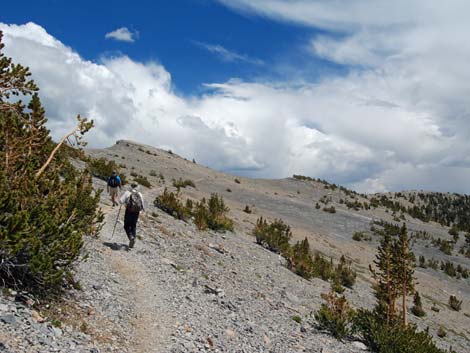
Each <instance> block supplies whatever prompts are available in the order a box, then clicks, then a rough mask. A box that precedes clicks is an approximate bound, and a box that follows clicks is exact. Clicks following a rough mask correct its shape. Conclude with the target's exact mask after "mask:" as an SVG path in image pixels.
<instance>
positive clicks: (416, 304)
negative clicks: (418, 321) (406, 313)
mask: <svg viewBox="0 0 470 353" xmlns="http://www.w3.org/2000/svg"><path fill="white" fill-rule="evenodd" d="M411 312H412V313H413V314H414V315H416V316H418V317H423V316H425V315H426V313H425V312H424V309H423V304H422V303H421V296H420V295H419V292H418V291H416V292H415V295H414V298H413V307H412V308H411Z"/></svg>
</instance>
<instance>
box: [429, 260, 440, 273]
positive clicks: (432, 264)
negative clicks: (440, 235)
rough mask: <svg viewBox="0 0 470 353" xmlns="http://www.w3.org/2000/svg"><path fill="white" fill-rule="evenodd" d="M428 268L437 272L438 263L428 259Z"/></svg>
mask: <svg viewBox="0 0 470 353" xmlns="http://www.w3.org/2000/svg"><path fill="white" fill-rule="evenodd" d="M428 267H430V268H432V269H433V270H436V271H437V270H438V269H439V261H437V260H434V258H432V259H428Z"/></svg>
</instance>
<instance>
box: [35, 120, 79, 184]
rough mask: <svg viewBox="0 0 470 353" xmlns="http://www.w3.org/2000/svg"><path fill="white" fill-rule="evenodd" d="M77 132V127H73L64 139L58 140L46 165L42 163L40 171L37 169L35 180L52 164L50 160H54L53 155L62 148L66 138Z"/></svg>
mask: <svg viewBox="0 0 470 353" xmlns="http://www.w3.org/2000/svg"><path fill="white" fill-rule="evenodd" d="M78 130H79V127H78V126H77V127H75V128H74V129H73V130H72V131H71V132H69V133H68V134H67V135H65V136H64V137H62V140H60V142H59V143H58V144H57V146H55V148H54V149H53V150H52V152H51V154H50V156H49V158H48V159H47V161H46V163H44V165H43V166H42V167H41V169H39V170H38V171H37V173H36V175H35V178H36V179H38V178H39V177H40V176H41V174H42V173H43V172H44V171H45V170H46V168H47V166H48V165H49V164H50V163H51V162H52V159H53V158H54V156H55V154H56V153H57V151H58V150H59V148H60V146H62V144H63V143H64V142H65V140H66V139H67V138H69V137H70V136H72V135H74V134H75V133H76V132H77V131H78Z"/></svg>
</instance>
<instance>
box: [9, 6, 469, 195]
mask: <svg viewBox="0 0 470 353" xmlns="http://www.w3.org/2000/svg"><path fill="white" fill-rule="evenodd" d="M21 5H22V10H21V11H19V10H18V5H17V4H16V3H14V2H6V3H5V4H2V12H1V14H0V30H2V31H3V32H4V42H5V44H6V47H5V53H6V54H7V55H8V56H11V57H12V58H13V59H14V60H15V61H16V62H20V63H22V64H24V65H27V66H29V67H30V68H31V71H32V73H33V78H34V79H35V80H36V82H37V83H38V84H39V87H40V88H41V92H40V97H41V99H42V101H43V103H44V105H45V107H46V111H47V116H48V119H49V121H48V127H49V128H50V129H51V132H52V135H53V136H54V138H56V139H58V138H60V137H61V136H63V134H65V133H66V132H67V131H69V130H70V129H71V128H72V127H73V124H74V116H75V115H76V114H78V113H80V114H81V115H84V116H87V117H90V118H92V119H94V121H95V128H94V129H93V130H92V131H91V132H90V133H89V134H88V135H87V139H88V141H89V145H90V146H92V147H105V146H109V145H112V144H113V143H114V142H115V141H116V140H118V139H132V140H136V141H138V142H142V143H147V144H150V145H153V146H157V147H161V148H164V149H171V150H173V151H175V152H176V153H179V154H181V155H182V156H184V157H187V158H189V159H192V158H195V159H196V160H197V161H198V162H199V163H201V164H204V165H207V166H210V167H212V168H215V169H218V170H222V171H228V172H231V173H234V174H237V175H245V176H250V177H263V178H282V177H288V176H291V175H292V174H303V175H309V176H313V177H319V178H322V179H327V180H330V181H332V182H336V183H340V184H342V185H345V186H348V187H350V188H353V189H356V190H359V191H364V192H375V191H387V190H402V189H427V190H441V191H456V192H465V193H470V183H469V182H468V180H469V179H470V157H469V156H470V144H469V142H468V141H470V123H469V122H470V101H469V100H468V92H470V69H469V68H468V62H467V61H468V57H470V44H469V43H470V42H469V41H468V35H467V34H468V33H470V22H469V21H468V18H467V14H468V13H469V12H470V3H469V2H468V0H452V6H449V5H448V4H447V3H444V2H441V1H429V0H413V1H409V0H395V1H389V0H355V1H351V0H335V1H326V0H173V1H134V2H128V1H79V2H72V1H58V0H57V1H51V0H49V1H47V0H44V1H40V0H36V1H22V2H21Z"/></svg>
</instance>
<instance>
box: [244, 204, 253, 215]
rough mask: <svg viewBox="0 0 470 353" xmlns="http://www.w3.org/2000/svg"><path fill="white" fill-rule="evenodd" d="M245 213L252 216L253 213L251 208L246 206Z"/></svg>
mask: <svg viewBox="0 0 470 353" xmlns="http://www.w3.org/2000/svg"><path fill="white" fill-rule="evenodd" d="M243 212H245V213H248V214H251V213H252V212H253V211H252V210H251V208H250V206H248V205H246V206H245V208H244V209H243Z"/></svg>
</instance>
